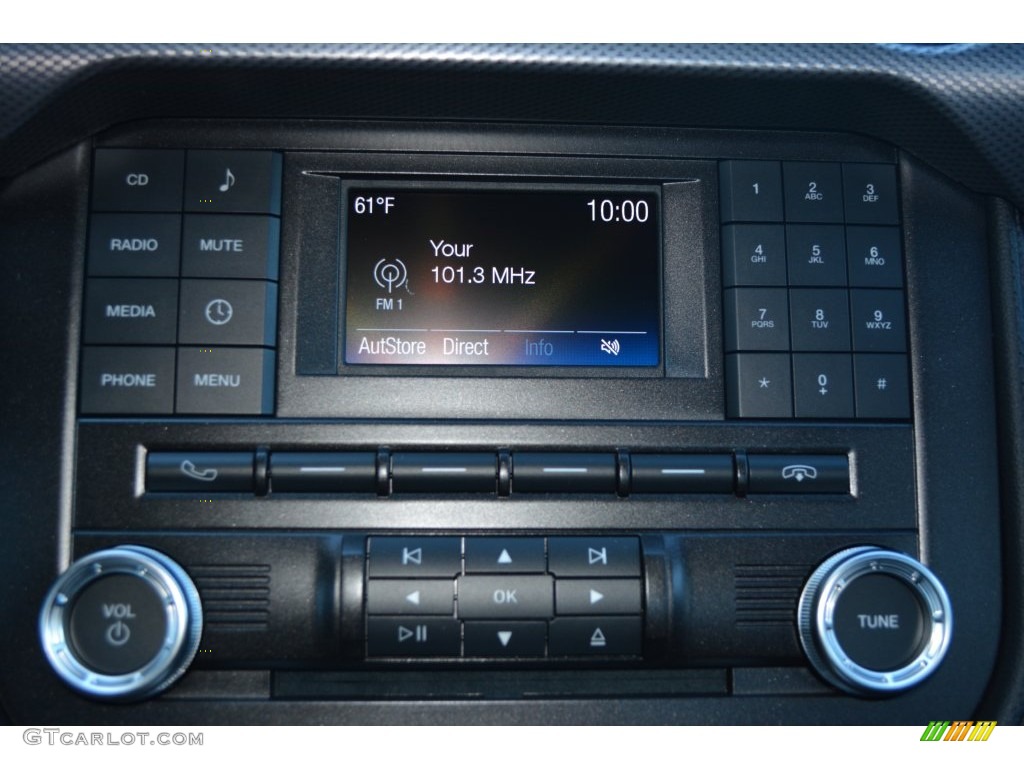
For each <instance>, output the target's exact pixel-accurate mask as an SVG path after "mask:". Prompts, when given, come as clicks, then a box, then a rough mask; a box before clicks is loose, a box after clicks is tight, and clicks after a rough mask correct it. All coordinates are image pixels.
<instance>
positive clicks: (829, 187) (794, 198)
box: [782, 163, 843, 224]
mask: <svg viewBox="0 0 1024 768" xmlns="http://www.w3.org/2000/svg"><path fill="white" fill-rule="evenodd" d="M782 177H783V187H784V189H785V197H786V221H790V222H801V221H805V222H811V223H814V222H822V223H826V222H829V223H830V222H834V223H836V224H842V223H843V183H842V175H841V173H840V170H839V163H783V164H782Z"/></svg>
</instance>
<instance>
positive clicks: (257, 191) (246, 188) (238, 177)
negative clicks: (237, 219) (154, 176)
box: [185, 149, 281, 216]
mask: <svg viewBox="0 0 1024 768" xmlns="http://www.w3.org/2000/svg"><path fill="white" fill-rule="evenodd" d="M185 210H186V211H195V212H197V213H270V214H273V215H275V216H279V215H280V214H281V155H279V154H278V153H276V152H247V151H230V150H216V149H203V150H195V149H192V150H189V153H188V161H187V168H186V173H185Z"/></svg>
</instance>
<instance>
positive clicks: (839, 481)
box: [747, 454, 850, 493]
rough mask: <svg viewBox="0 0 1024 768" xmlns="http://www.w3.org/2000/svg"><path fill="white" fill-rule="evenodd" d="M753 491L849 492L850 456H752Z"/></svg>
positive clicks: (749, 470)
mask: <svg viewBox="0 0 1024 768" xmlns="http://www.w3.org/2000/svg"><path fill="white" fill-rule="evenodd" d="M747 467H748V477H749V489H750V492H751V493H849V492H850V460H849V459H848V458H847V457H846V456H797V455H789V454H785V455H778V456H769V455H758V454H753V455H748V456H747Z"/></svg>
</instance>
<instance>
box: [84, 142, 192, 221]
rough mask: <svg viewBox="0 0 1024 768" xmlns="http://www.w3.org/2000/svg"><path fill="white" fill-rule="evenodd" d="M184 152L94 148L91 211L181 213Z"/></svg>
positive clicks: (175, 150) (177, 150)
mask: <svg viewBox="0 0 1024 768" xmlns="http://www.w3.org/2000/svg"><path fill="white" fill-rule="evenodd" d="M184 174H185V152H184V150H180V149H97V150H96V153H95V156H94V166H93V187H92V208H93V210H94V211H180V210H181V189H182V179H183V178H184Z"/></svg>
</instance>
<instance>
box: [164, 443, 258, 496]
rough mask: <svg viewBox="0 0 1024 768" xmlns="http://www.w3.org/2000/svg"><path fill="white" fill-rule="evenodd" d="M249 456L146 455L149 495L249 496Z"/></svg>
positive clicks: (251, 471) (251, 482)
mask: <svg viewBox="0 0 1024 768" xmlns="http://www.w3.org/2000/svg"><path fill="white" fill-rule="evenodd" d="M253 466H254V464H253V454H252V453H206V452H199V451H196V452H194V453H193V452H181V453H177V452H176V453H150V454H149V455H148V456H146V491H147V492H149V493H161V492H170V493H190V494H200V495H201V494H206V493H252V492H253V489H254V469H253Z"/></svg>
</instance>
